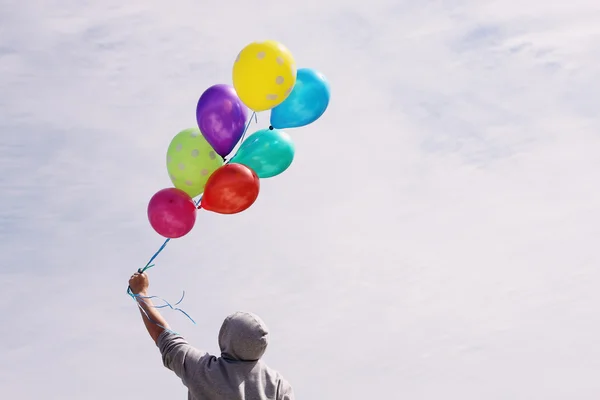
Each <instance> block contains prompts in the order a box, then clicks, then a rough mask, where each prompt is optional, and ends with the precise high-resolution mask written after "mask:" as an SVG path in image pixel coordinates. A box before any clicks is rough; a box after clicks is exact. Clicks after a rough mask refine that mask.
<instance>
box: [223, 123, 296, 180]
mask: <svg viewBox="0 0 600 400" xmlns="http://www.w3.org/2000/svg"><path fill="white" fill-rule="evenodd" d="M294 153H295V146H294V143H293V142H292V139H291V138H290V136H289V135H288V134H287V133H285V132H283V131H280V130H278V129H261V130H259V131H256V132H255V133H254V134H252V135H250V136H248V138H247V139H246V140H244V141H243V142H242V144H241V145H240V148H239V149H238V152H237V154H236V155H235V156H234V157H233V158H232V159H231V162H234V163H239V164H244V165H245V166H247V167H249V168H251V169H252V170H253V171H255V172H256V174H257V175H258V177H259V178H271V177H273V176H275V175H279V174H281V173H282V172H283V171H285V170H286V169H287V168H288V167H289V166H290V165H291V164H292V161H293V160H294Z"/></svg>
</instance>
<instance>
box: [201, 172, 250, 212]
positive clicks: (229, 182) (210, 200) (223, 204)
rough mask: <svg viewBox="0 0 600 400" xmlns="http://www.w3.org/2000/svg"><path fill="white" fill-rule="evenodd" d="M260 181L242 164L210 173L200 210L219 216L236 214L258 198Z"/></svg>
mask: <svg viewBox="0 0 600 400" xmlns="http://www.w3.org/2000/svg"><path fill="white" fill-rule="evenodd" d="M259 190H260V181H259V179H258V176H257V175H256V173H255V172H254V171H253V170H252V169H250V168H248V167H246V166H245V165H242V164H235V163H232V164H226V165H224V166H222V167H221V168H219V169H217V170H216V171H215V172H213V173H212V175H211V176H210V178H208V181H207V182H206V186H205V187H204V195H203V196H202V203H201V205H202V208H204V209H205V210H208V211H212V212H216V213H219V214H237V213H239V212H242V211H244V210H246V209H247V208H249V207H250V206H251V205H252V204H254V202H255V201H256V199H257V198H258V192H259Z"/></svg>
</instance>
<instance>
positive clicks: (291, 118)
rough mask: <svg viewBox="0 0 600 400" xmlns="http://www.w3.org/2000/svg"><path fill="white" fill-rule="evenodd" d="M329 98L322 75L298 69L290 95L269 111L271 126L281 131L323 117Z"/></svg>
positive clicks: (327, 84)
mask: <svg viewBox="0 0 600 400" xmlns="http://www.w3.org/2000/svg"><path fill="white" fill-rule="evenodd" d="M329 97H330V93H329V83H328V82H327V80H326V78H325V76H323V74H321V73H319V72H317V71H315V70H313V69H309V68H302V69H299V70H298V74H297V76H296V84H295V85H294V89H293V90H292V93H291V94H290V95H289V96H288V97H287V98H286V99H285V100H284V101H283V103H281V104H280V105H278V106H277V107H275V108H273V110H271V126H273V127H274V128H279V129H281V128H298V127H300V126H305V125H308V124H310V123H312V122H314V121H316V120H317V119H319V117H321V115H323V113H324V112H325V110H326V109H327V106H328V105H329Z"/></svg>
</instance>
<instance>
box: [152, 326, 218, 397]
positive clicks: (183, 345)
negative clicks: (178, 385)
mask: <svg viewBox="0 0 600 400" xmlns="http://www.w3.org/2000/svg"><path fill="white" fill-rule="evenodd" d="M156 345H157V346H158V348H159V350H160V354H161V355H162V361H163V364H164V366H165V367H167V368H168V369H170V370H171V371H173V372H175V375H177V376H178V377H179V378H180V379H181V380H182V382H183V384H184V385H185V386H188V383H189V382H190V380H191V378H192V376H193V375H194V373H195V372H196V370H197V369H198V366H199V364H200V362H201V360H202V358H203V357H204V356H206V355H208V353H207V352H206V351H201V350H198V349H196V348H194V347H192V346H190V345H189V344H188V342H187V341H186V340H185V339H184V338H183V337H182V336H180V335H177V334H174V333H172V332H169V331H166V330H165V331H164V332H162V333H161V334H160V336H159V337H158V340H157V341H156Z"/></svg>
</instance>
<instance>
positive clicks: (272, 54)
mask: <svg viewBox="0 0 600 400" xmlns="http://www.w3.org/2000/svg"><path fill="white" fill-rule="evenodd" d="M295 84H296V61H295V60H294V57H293V56H292V53H291V52H290V51H289V50H288V49H287V48H286V47H285V46H284V45H282V44H281V43H278V42H276V41H274V40H267V41H265V42H254V43H250V44H249V45H248V46H246V47H244V49H242V51H241V52H240V54H239V55H238V56H237V58H236V60H235V63H234V64H233V87H234V88H235V91H236V92H237V95H238V97H239V98H240V100H241V101H242V102H243V103H244V104H245V105H246V106H247V107H248V108H249V109H251V110H253V111H257V112H258V111H266V110H270V109H272V108H274V107H277V106H278V105H279V104H281V103H282V102H283V101H284V100H285V99H286V98H287V97H288V96H289V95H290V93H291V92H292V89H293V88H294V85H295Z"/></svg>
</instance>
